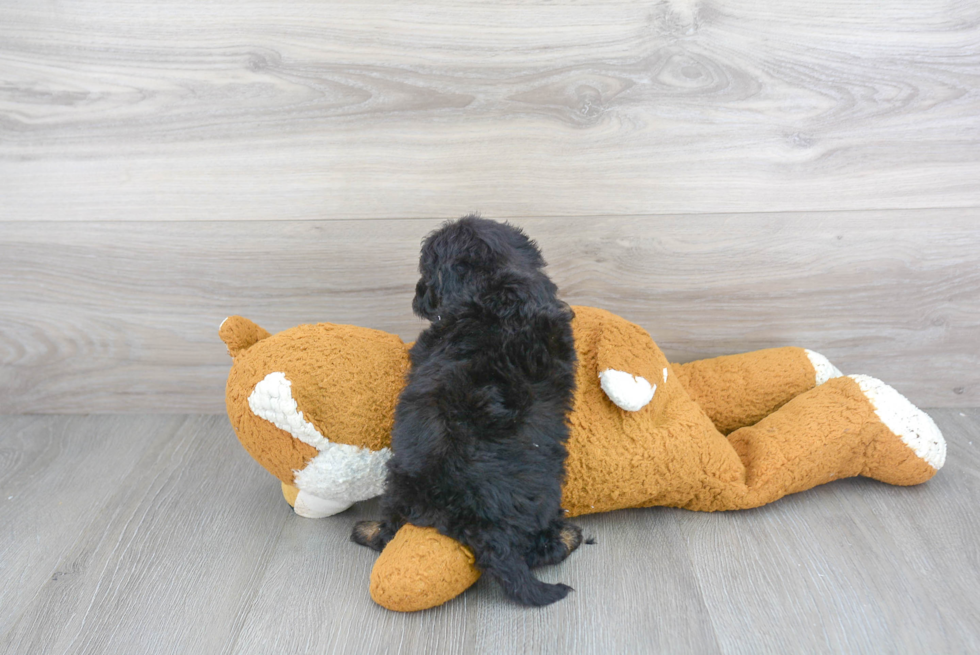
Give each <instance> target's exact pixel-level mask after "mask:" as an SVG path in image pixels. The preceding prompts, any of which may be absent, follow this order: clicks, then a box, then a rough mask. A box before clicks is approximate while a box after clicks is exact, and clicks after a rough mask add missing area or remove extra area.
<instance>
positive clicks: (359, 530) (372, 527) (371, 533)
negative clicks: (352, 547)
mask: <svg viewBox="0 0 980 655" xmlns="http://www.w3.org/2000/svg"><path fill="white" fill-rule="evenodd" d="M384 533H385V530H384V529H383V526H382V523H381V521H358V522H357V523H355V524H354V530H353V531H351V533H350V540H351V541H353V542H354V543H355V544H359V545H361V546H367V547H368V548H370V549H372V550H376V551H378V552H379V553H380V552H381V551H382V550H384V547H385V546H387V545H388V541H389V540H388V539H385V538H384Z"/></svg>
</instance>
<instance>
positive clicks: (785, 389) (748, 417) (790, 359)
mask: <svg viewBox="0 0 980 655" xmlns="http://www.w3.org/2000/svg"><path fill="white" fill-rule="evenodd" d="M671 369H672V370H673V372H674V374H675V375H676V376H677V379H678V380H679V381H680V383H681V384H682V385H683V386H684V388H685V389H686V390H687V393H688V394H689V395H690V396H691V398H692V399H693V400H694V401H695V402H696V403H698V404H699V405H700V406H701V408H702V409H703V410H704V411H705V413H707V415H708V417H709V418H711V421H712V422H713V423H714V424H715V427H716V428H718V431H719V432H721V433H722V434H728V433H730V432H733V431H735V430H737V429H739V428H742V427H745V426H748V425H755V424H756V423H758V422H759V421H760V420H762V419H763V418H765V417H766V416H769V415H770V414H772V413H773V412H774V411H776V410H777V409H779V408H780V407H782V406H783V405H785V404H786V403H787V402H789V401H790V400H792V399H793V398H795V397H796V396H798V395H800V394H801V393H803V392H805V391H809V390H810V389H812V388H814V387H815V386H817V385H819V384H823V383H824V382H826V381H827V380H829V379H831V378H836V377H840V375H841V372H840V371H838V370H837V368H836V367H835V366H834V365H833V364H831V363H830V362H829V361H827V358H825V357H824V356H823V355H820V354H819V353H815V352H813V351H810V350H806V349H804V348H770V349H768V350H757V351H755V352H749V353H743V354H740V355H727V356H725V357H715V358H713V359H702V360H698V361H696V362H689V363H687V364H672V365H671Z"/></svg>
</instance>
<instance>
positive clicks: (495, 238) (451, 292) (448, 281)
mask: <svg viewBox="0 0 980 655" xmlns="http://www.w3.org/2000/svg"><path fill="white" fill-rule="evenodd" d="M544 266H545V261H544V258H543V257H542V256H541V251H540V250H538V247H537V245H536V244H535V243H534V241H532V240H531V239H529V238H528V237H527V235H525V234H524V232H522V231H521V230H520V229H519V228H516V227H514V226H513V225H509V224H507V223H497V222H495V221H490V220H487V219H485V218H479V217H478V216H465V217H463V218H460V219H459V220H455V221H447V222H446V223H445V224H443V226H442V227H440V228H439V229H438V230H436V231H435V232H432V233H431V234H429V236H427V237H426V238H425V240H424V241H423V242H422V256H421V258H420V259H419V274H420V275H421V277H420V279H419V281H418V284H417V285H416V286H415V299H414V300H413V301H412V310H413V311H414V312H415V314H416V315H418V316H420V317H422V318H426V319H428V320H430V321H435V320H438V319H439V317H440V316H443V315H451V314H452V313H453V310H454V308H455V307H458V306H460V305H461V304H463V303H465V302H467V301H471V300H473V299H474V298H476V297H477V296H478V295H479V294H480V293H482V292H483V291H485V290H486V289H487V288H488V286H489V285H490V284H492V283H493V282H495V281H499V280H500V278H501V277H502V276H511V277H514V278H520V279H524V280H536V279H539V280H543V281H545V282H547V284H548V285H550V281H548V280H547V278H546V277H545V276H544V275H543V274H542V273H541V269H543V268H544ZM550 286H551V287H552V288H553V285H550Z"/></svg>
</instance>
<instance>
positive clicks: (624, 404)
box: [599, 368, 667, 412]
mask: <svg viewBox="0 0 980 655" xmlns="http://www.w3.org/2000/svg"><path fill="white" fill-rule="evenodd" d="M664 379H665V380H666V379H667V369H664ZM599 385H600V386H601V387H602V390H603V391H604V392H605V393H606V395H607V396H609V400H611V401H613V402H614V403H615V404H616V406H617V407H619V408H620V409H625V410H626V411H627V412H636V411H639V410H641V409H643V408H644V407H646V405H647V404H648V403H649V402H650V401H651V400H653V394H654V393H656V391H657V385H655V384H654V385H652V386H651V385H650V383H649V382H647V380H646V378H643V377H641V376H639V375H636V376H633V375H630V374H629V373H626V372H624V371H617V370H616V369H614V368H607V369H606V370H605V371H603V372H602V373H600V374H599Z"/></svg>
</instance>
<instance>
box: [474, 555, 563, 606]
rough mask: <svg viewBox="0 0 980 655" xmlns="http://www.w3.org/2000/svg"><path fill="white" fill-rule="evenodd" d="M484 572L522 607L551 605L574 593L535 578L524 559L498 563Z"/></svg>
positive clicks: (487, 567)
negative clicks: (494, 579)
mask: <svg viewBox="0 0 980 655" xmlns="http://www.w3.org/2000/svg"><path fill="white" fill-rule="evenodd" d="M483 570H484V571H485V572H486V573H489V574H490V575H491V576H493V577H494V578H496V580H497V582H499V583H500V586H501V587H503V590H504V593H505V594H506V595H507V597H508V598H510V599H511V600H514V601H517V602H518V603H521V604H522V605H533V606H535V607H541V606H543V605H551V604H552V603H554V602H556V601H559V600H561V599H562V598H564V597H565V596H567V595H568V592H570V591H573V589H572V588H571V587H569V586H568V585H566V584H548V583H546V582H541V581H540V580H538V579H537V578H535V577H534V576H533V575H532V574H531V569H530V568H528V565H527V562H526V561H525V560H524V558H523V557H510V558H508V559H506V560H503V561H497V562H494V563H493V564H491V565H490V566H486V567H483Z"/></svg>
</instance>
